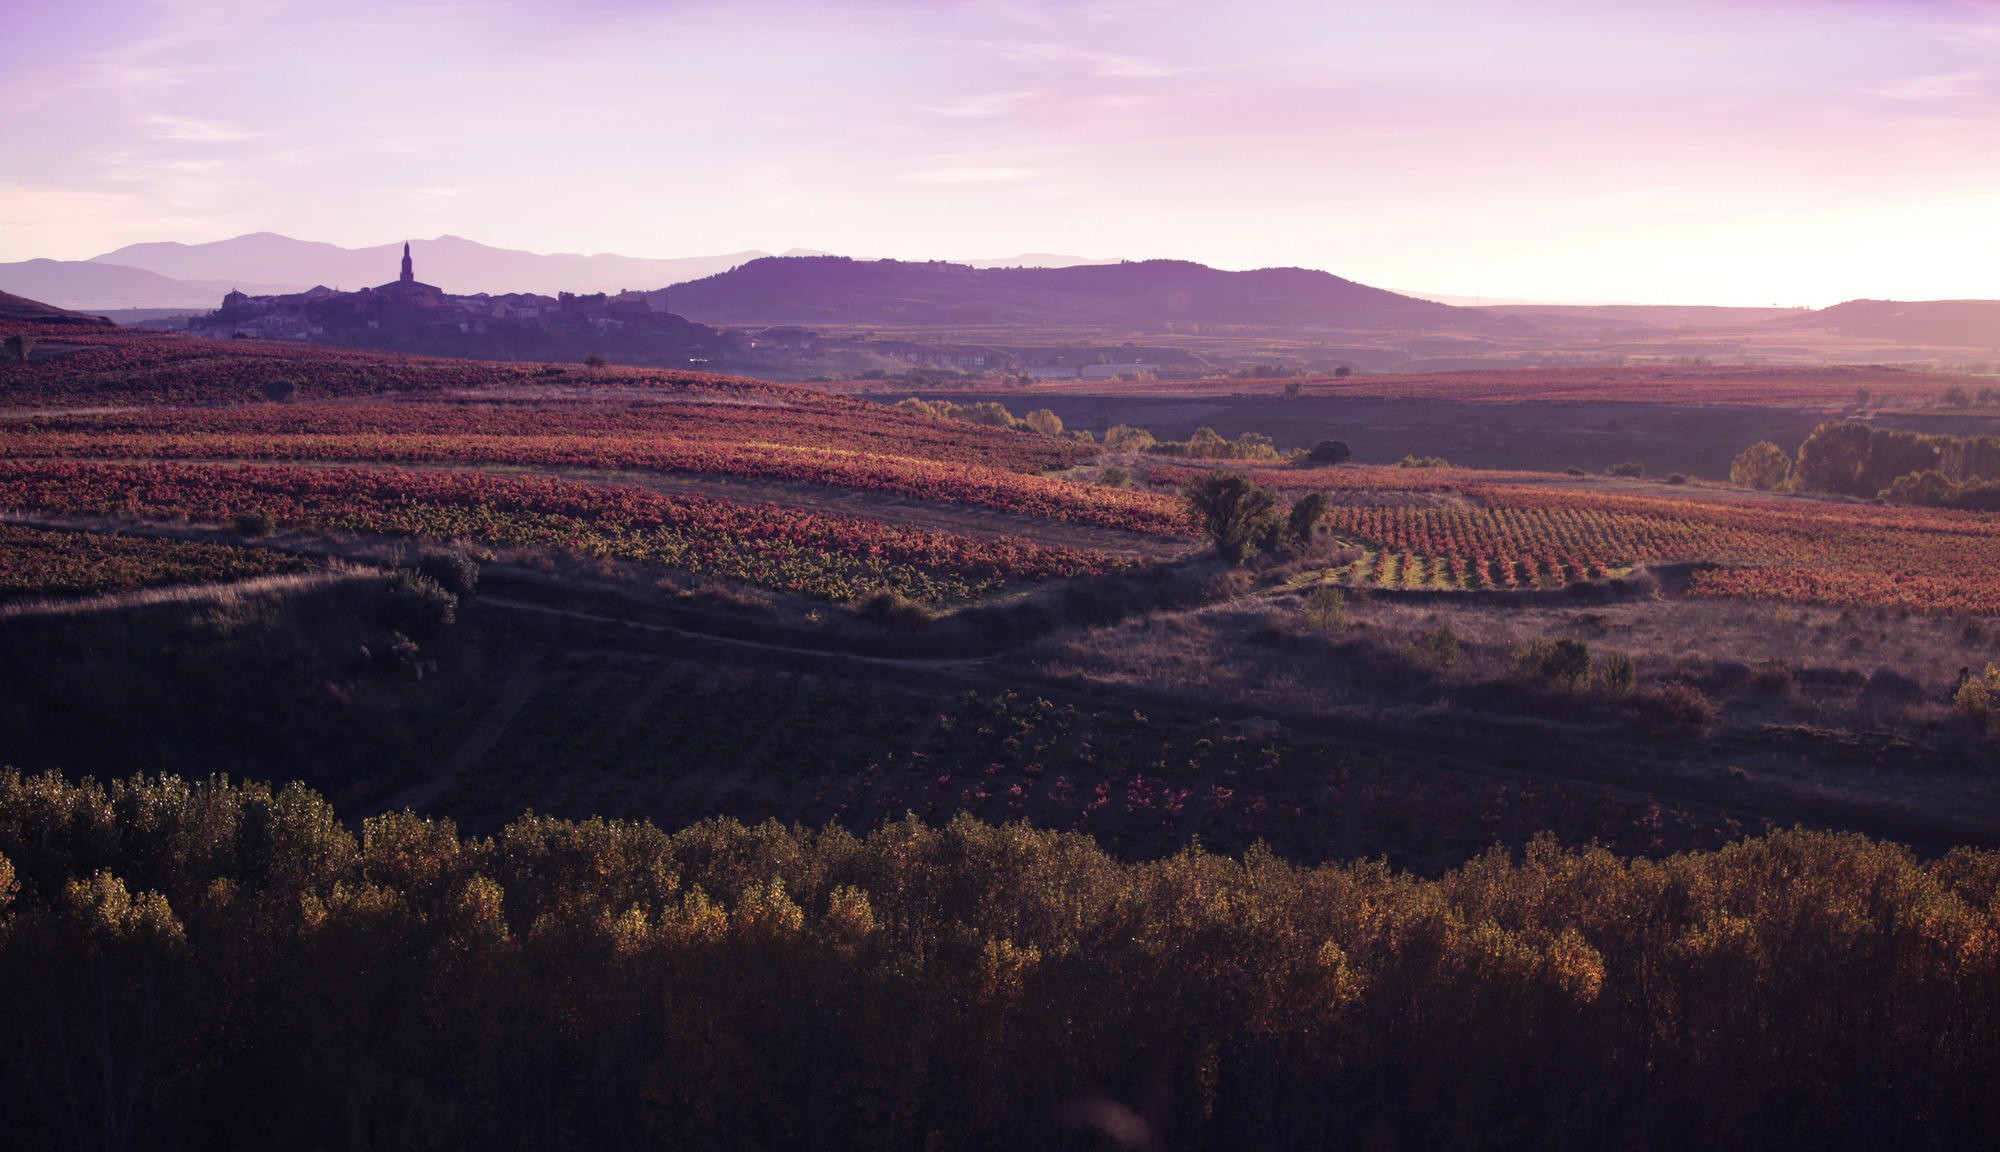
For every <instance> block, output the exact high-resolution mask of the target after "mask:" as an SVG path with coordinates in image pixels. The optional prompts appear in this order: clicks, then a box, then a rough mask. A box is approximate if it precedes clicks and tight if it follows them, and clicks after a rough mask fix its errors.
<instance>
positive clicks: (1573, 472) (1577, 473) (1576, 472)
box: [1563, 468, 1590, 478]
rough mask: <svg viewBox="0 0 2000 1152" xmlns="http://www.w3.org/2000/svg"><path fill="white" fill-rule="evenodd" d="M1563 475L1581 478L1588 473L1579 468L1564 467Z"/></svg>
mask: <svg viewBox="0 0 2000 1152" xmlns="http://www.w3.org/2000/svg"><path fill="white" fill-rule="evenodd" d="M1563 475H1565V476H1571V477H1578V478H1581V477H1584V476H1588V475H1590V473H1588V472H1585V471H1584V470H1583V469H1581V468H1565V469H1563Z"/></svg>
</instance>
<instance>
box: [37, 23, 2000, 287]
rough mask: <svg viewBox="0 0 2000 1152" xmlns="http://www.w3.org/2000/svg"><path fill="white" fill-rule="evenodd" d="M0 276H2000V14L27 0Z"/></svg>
mask: <svg viewBox="0 0 2000 1152" xmlns="http://www.w3.org/2000/svg"><path fill="white" fill-rule="evenodd" d="M5 51H6V58H7V60H8V67H7V68H6V69H5V71H4V72H0V113H4V114H0V156H5V157H6V159H5V161H4V162H0V261H4V260H23V259H28V258H31V257H36V256H50V257H57V258H66V259H76V258H82V257H86V256H91V255H95V254H97V253H99V252H103V251H106V250H109V249H111V248H115V247H118V246H120V245H122V244H127V243H131V242H135V241H141V240H182V241H187V242H197V241H204V240H215V239H221V238H224V237H228V236H234V235H238V234H240V233H244V232H251V231H259V230H270V231H275V232H282V233H285V234H287V235H291V236H297V237H301V238H305V239H314V240H328V241H332V242H334V243H338V244H347V245H363V244H377V243H384V242H387V241H390V240H396V239H400V238H402V237H405V236H432V235H436V234H438V233H442V232H451V233H456V234H459V235H463V236H469V237H472V238H474V239H477V240H480V241H483V242H485V243H489V244H496V245H501V246H506V247H516V248H527V249H532V250H536V251H583V252H598V251H611V252H620V253H625V254H628V255H635V256H685V255H698V254H709V253H717V252H729V251H736V250H742V249H749V248H761V249H766V250H769V251H781V250H784V249H787V248H792V247H809V248H818V249H824V250H828V251H835V252H843V253H850V254H854V255H865V256H896V257H904V258H933V257H944V256H951V257H961V258H963V257H984V256H1005V255H1011V254H1014V253H1017V252H1023V251H1040V252H1066V253H1076V254H1080V255H1088V256H1122V257H1131V258H1142V257H1152V256H1174V257H1184V258H1188V259H1195V260H1201V261H1204V262H1207V263H1211V264H1216V265H1219V266H1222V267H1230V268H1248V267H1260V266H1268V265H1303V266H1307V267H1314V268H1324V269H1327V270H1329V271H1332V272H1335V273H1338V274H1340V275H1343V276H1348V277H1351V278H1353V279H1357V280H1361V281H1364V282H1367V283H1372V284H1378V285H1382V286H1385V287H1392V288H1399V289H1407V290H1420V291H1428V292H1434V293H1449V294H1459V295H1466V296H1473V295H1484V296H1487V297H1510V298H1529V299H1543V300H1590V301H1638V302H1659V303H1681V304H1688V303H1720V304H1755V305H1764V304H1772V303H1778V304H1787V305H1791V304H1804V305H1823V304H1828V303H1833V302H1836V301H1838V300H1842V299H1848V298H1852V297H1859V296H1873V297H1893V298H1901V299H1938V298H1953V297H1984V298H1994V297H2000V4H1996V3H1991V2H1976V3H1975V2H1958V0H1932V2H1919V3H1907V2H1906V3H1897V4H1875V3H1863V2H1855V0H1848V2H1831V3H1802V2H1797V0H1791V2H1785V0H1767V2H1758V0H1749V2H1740V3H1724V2H1720V0H1680V2H1676V3H1665V2H1649V0H1594V2H1582V0H1577V2H1569V0H1536V2H1531V3H1506V2H1503V0H1489V2H1486V3H1471V2H1460V0H1451V2H1442V0H1408V2H1403V3H1398V4H1383V3H1368V4H1359V3H1346V2H1326V0H1319V2H1308V0H1239V2H1235V3H1228V4H1223V3H1215V2H1212V0H1211V2H1205V3H1204V2H1180V0H1078V2H1067V3H1065V2H1058V0H1040V2H1037V0H1025V2H1008V3H999V2H987V0H972V2H967V3H949V2H921V0H903V2H892V0H883V2H879V3H829V2H821V3H784V2H778V0H738V2H734V3H725V2H720V0H717V2H699V0H643V2H642V0H578V2H574V3H567V4H557V3H540V2H530V0H400V2H397V3H378V2H376V0H365V2H360V3H348V4H344V5H343V4H339V3H329V2H327V0H313V2H312V3H302V2H296V0H235V2H217V0H15V2H14V3H13V4H10V5H9V16H8V20H7V22H6V47H5Z"/></svg>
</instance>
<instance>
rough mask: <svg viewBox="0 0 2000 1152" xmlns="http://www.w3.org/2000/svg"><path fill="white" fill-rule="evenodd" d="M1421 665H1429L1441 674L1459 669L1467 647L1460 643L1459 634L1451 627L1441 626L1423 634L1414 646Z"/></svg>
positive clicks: (1447, 625)
mask: <svg viewBox="0 0 2000 1152" xmlns="http://www.w3.org/2000/svg"><path fill="white" fill-rule="evenodd" d="M1413 647H1414V648H1415V650H1416V656H1417V659H1418V661H1419V662H1420V663H1423V664H1427V665H1429V666H1430V667H1432V668H1435V669H1437V670H1438V671H1440V672H1448V671H1450V670H1451V669H1453V668H1456V667H1458V664H1459V661H1460V660H1462V659H1463V658H1464V656H1465V646H1464V645H1463V644H1461V643H1459V639H1458V633H1456V632H1454V631H1452V630H1451V625H1449V624H1440V625H1438V626H1437V627H1436V628H1434V629H1432V630H1431V631H1429V632H1426V633H1424V634H1423V636H1421V637H1419V638H1418V640H1417V642H1416V643H1415V644H1414V645H1413Z"/></svg>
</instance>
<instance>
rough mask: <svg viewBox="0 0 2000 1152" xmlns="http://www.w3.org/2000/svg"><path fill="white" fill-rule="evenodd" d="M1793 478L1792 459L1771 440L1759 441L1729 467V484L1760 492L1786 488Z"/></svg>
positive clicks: (1744, 451) (1745, 450)
mask: <svg viewBox="0 0 2000 1152" xmlns="http://www.w3.org/2000/svg"><path fill="white" fill-rule="evenodd" d="M1791 478H1792V458H1791V457H1790V456H1787V455H1785V450H1784V449H1783V448H1780V447H1778V446H1777V445H1776V444H1773V443H1771V442H1770V441H1769V440H1759V441H1758V442H1757V443H1755V444H1752V445H1751V446H1750V447H1748V448H1745V449H1744V450H1743V454H1742V455H1741V456H1738V457H1737V458H1736V461H1735V463H1733V464H1731V465H1730V466H1729V482H1730V483H1731V484H1738V485H1741V486H1742V487H1745V488H1755V489H1757V490H1758V491H1760V492H1770V491H1773V490H1775V489H1778V488H1782V487H1784V486H1785V483H1786V481H1788V480H1790V479H1791Z"/></svg>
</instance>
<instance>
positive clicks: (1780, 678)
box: [1749, 660, 1792, 696]
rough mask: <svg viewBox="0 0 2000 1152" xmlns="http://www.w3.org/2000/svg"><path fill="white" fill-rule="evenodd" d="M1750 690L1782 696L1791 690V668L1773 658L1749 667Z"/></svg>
mask: <svg viewBox="0 0 2000 1152" xmlns="http://www.w3.org/2000/svg"><path fill="white" fill-rule="evenodd" d="M1749 683H1750V690H1751V691H1752V692H1756V693H1758V694H1760V695H1764V696H1782V695H1784V694H1785V693H1787V692H1790V691H1791V690H1792V670H1791V669H1790V668H1788V667H1786V666H1785V665H1784V664H1781V663H1779V662H1777V661H1775V660H1767V661H1765V662H1763V663H1761V664H1758V665H1756V666H1754V667H1752V668H1751V669H1750V680H1749Z"/></svg>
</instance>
